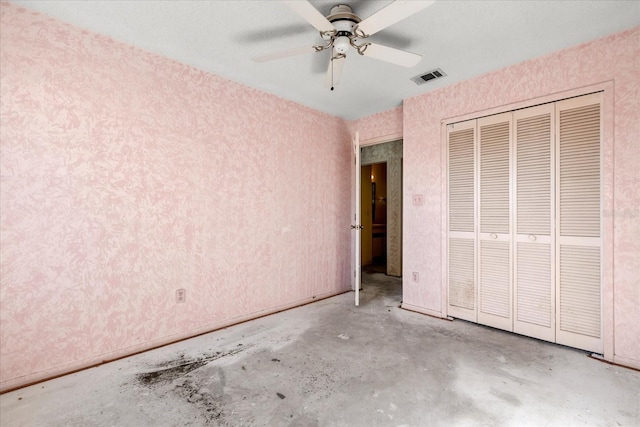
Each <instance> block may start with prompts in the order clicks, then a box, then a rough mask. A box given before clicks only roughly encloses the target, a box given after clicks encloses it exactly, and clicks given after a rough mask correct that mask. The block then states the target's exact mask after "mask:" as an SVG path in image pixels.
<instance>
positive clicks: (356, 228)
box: [351, 132, 362, 306]
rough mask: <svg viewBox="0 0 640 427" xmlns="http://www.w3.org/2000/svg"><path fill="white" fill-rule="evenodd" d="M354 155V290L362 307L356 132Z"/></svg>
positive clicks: (358, 157)
mask: <svg viewBox="0 0 640 427" xmlns="http://www.w3.org/2000/svg"><path fill="white" fill-rule="evenodd" d="M353 153H354V157H355V174H354V175H355V187H356V188H355V201H354V205H355V210H356V212H355V215H354V224H353V225H352V226H351V229H352V230H353V231H354V232H355V233H356V239H355V240H356V249H355V255H354V256H355V260H354V261H355V262H354V265H355V268H356V271H355V280H354V283H353V289H354V291H355V293H356V306H358V305H360V286H361V282H362V280H361V277H360V274H361V270H362V266H361V259H362V258H361V255H360V252H361V250H362V249H361V246H362V245H361V240H360V238H361V233H362V225H361V223H360V213H361V212H360V197H361V196H360V192H361V188H360V170H361V167H362V166H361V165H360V134H359V133H358V132H356V136H355V138H354V139H353Z"/></svg>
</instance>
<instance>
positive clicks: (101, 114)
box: [0, 3, 351, 389]
mask: <svg viewBox="0 0 640 427" xmlns="http://www.w3.org/2000/svg"><path fill="white" fill-rule="evenodd" d="M0 28H1V31H2V34H1V38H0V41H1V46H0V47H1V49H0V51H1V57H0V67H1V69H0V71H1V97H2V109H1V120H2V126H1V149H2V150H1V173H2V181H1V194H0V200H1V203H2V205H1V233H0V236H1V244H2V246H1V249H2V261H1V265H0V273H1V276H2V281H1V287H0V304H1V307H0V342H1V347H0V360H1V365H0V378H1V379H0V381H1V383H0V387H2V388H3V389H6V388H8V387H14V386H17V385H20V384H24V383H26V382H30V381H33V380H37V379H41V378H44V377H47V376H50V375H55V374H59V373H62V372H65V371H68V370H71V369H76V368H79V367H82V366H86V365H88V364H92V363H96V362H100V361H102V360H104V359H109V358H112V357H117V356H122V355H124V354H127V353H130V352H133V351H139V350H142V349H145V348H148V347H149V346H151V345H157V344H161V343H164V342H167V341H170V340H173V339H177V338H182V337H185V336H189V335H191V334H194V333H198V332H202V331H205V330H208V329H211V328H215V327H220V326H223V325H226V324H229V323H232V322H234V321H238V320H242V319H246V318H249V317H252V316H255V315H257V314H264V313H265V312H269V311H274V310H277V309H281V308H285V307H288V306H292V305H296V304H299V303H302V302H306V301H308V300H310V299H311V298H313V297H314V296H328V295H331V294H335V293H338V292H341V291H344V290H348V289H350V280H351V279H350V278H351V275H350V260H349V250H350V233H349V231H350V230H349V224H350V217H349V216H350V214H349V211H350V206H351V201H350V191H351V187H350V180H349V178H350V166H351V162H350V153H351V147H350V143H349V133H348V129H347V125H346V123H345V122H344V121H342V120H340V119H337V118H334V117H331V116H328V115H325V114H322V113H318V112H315V111H313V110H310V109H307V108H304V107H302V106H300V105H297V104H294V103H292V102H288V101H285V100H282V99H279V98H277V97H274V96H271V95H267V94H264V93H261V92H259V91H256V90H252V89H249V88H247V87H244V86H242V85H239V84H236V83H233V82H230V81H226V80H224V79H222V78H220V77H217V76H215V75H211V74H207V73H204V72H201V71H198V70H196V69H194V68H191V67H188V66H184V65H181V64H179V63H176V62H173V61H171V60H168V59H165V58H161V57H158V56H154V55H151V54H148V53H146V52H144V51H141V50H138V49H135V48H132V47H130V46H126V45H123V44H120V43H118V42H115V41H114V40H111V39H109V38H106V37H102V36H98V35H94V34H91V33H88V32H86V31H82V30H80V29H77V28H75V27H72V26H69V25H66V24H63V23H60V22H58V21H55V20H52V19H49V18H47V17H45V16H43V15H40V14H36V13H32V12H30V11H26V10H24V9H21V8H18V7H16V6H14V5H11V4H8V3H2V6H1V25H0ZM310 225H313V226H310ZM177 288H184V289H186V290H187V301H186V303H184V304H176V301H175V291H176V289H177Z"/></svg>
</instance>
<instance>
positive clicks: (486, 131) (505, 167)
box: [478, 113, 513, 331]
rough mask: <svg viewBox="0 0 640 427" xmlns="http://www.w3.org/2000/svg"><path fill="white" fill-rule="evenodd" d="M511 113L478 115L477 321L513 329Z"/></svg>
mask: <svg viewBox="0 0 640 427" xmlns="http://www.w3.org/2000/svg"><path fill="white" fill-rule="evenodd" d="M511 115H512V114H511V113H504V114H498V115H495V116H490V117H484V118H481V119H478V146H479V153H478V158H479V162H478V166H479V167H478V186H479V191H478V194H479V201H478V203H479V209H478V210H479V218H478V223H479V224H478V225H479V234H478V237H479V239H478V245H479V247H478V322H479V323H482V324H485V325H488V326H493V327H496V328H500V329H505V330H508V331H512V330H513V322H512V284H511V268H512V267H511V214H510V212H511V209H510V204H511V203H510V200H511V195H510V193H511V186H510V162H511V155H510V147H511V144H510V142H511Z"/></svg>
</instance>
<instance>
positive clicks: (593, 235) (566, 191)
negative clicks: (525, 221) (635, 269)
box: [556, 94, 603, 353]
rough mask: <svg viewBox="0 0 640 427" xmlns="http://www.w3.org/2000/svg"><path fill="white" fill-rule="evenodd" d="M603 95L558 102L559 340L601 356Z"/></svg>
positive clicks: (557, 331) (557, 261) (557, 335)
mask: <svg viewBox="0 0 640 427" xmlns="http://www.w3.org/2000/svg"><path fill="white" fill-rule="evenodd" d="M601 104H602V97H601V94H593V95H587V96H582V97H578V98H573V99H568V100H565V101H560V102H558V103H557V104H556V128H557V130H556V134H557V135H558V144H557V149H556V156H557V162H556V176H557V178H556V181H557V186H556V203H557V216H558V231H557V244H558V253H557V256H556V269H557V271H558V274H557V281H556V298H557V310H556V341H557V342H558V343H560V344H565V345H569V346H571V347H577V348H582V349H584V350H589V351H594V352H596V353H602V351H603V343H602V269H601V259H602V255H601V252H602V236H601V220H602V218H601V192H600V189H601V158H602V156H601V145H602V144H601V135H602V131H601V123H602V120H601Z"/></svg>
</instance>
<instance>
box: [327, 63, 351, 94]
mask: <svg viewBox="0 0 640 427" xmlns="http://www.w3.org/2000/svg"><path fill="white" fill-rule="evenodd" d="M346 59H347V58H345V57H344V56H343V57H341V58H336V57H335V56H333V57H332V58H331V59H330V60H329V68H327V74H326V75H325V78H324V86H325V87H330V88H331V90H333V87H334V86H335V85H337V84H338V82H339V81H340V76H341V75H342V68H343V67H344V62H345V60H346Z"/></svg>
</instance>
